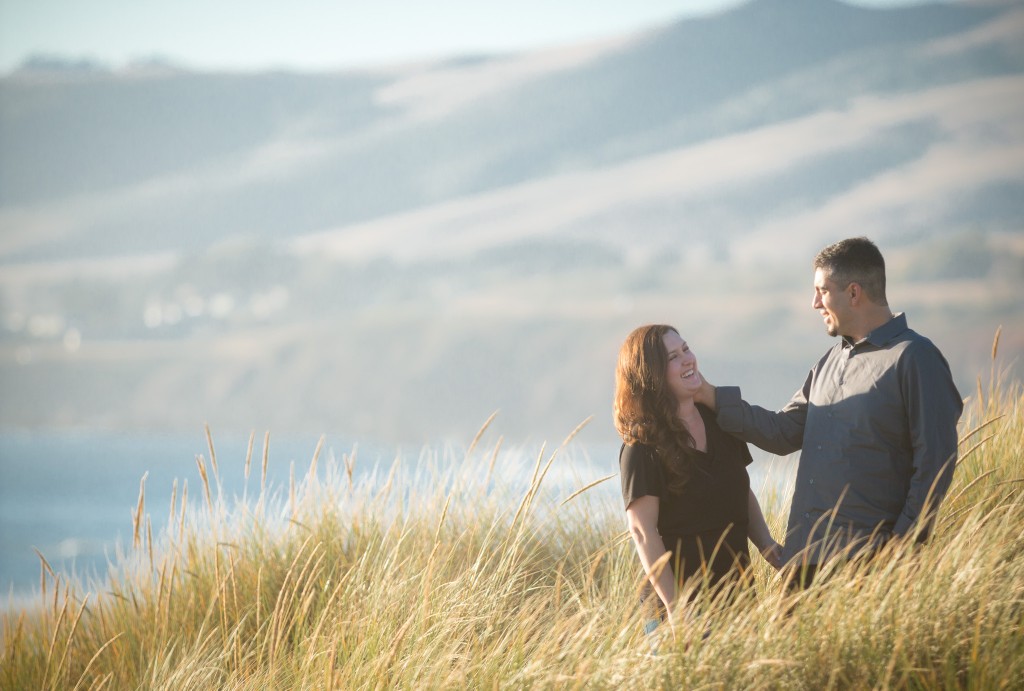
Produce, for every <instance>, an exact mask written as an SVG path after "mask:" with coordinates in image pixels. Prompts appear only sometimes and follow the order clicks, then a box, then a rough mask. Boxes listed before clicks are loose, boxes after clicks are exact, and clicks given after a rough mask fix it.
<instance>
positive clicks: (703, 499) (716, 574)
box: [619, 405, 753, 584]
mask: <svg viewBox="0 0 1024 691" xmlns="http://www.w3.org/2000/svg"><path fill="white" fill-rule="evenodd" d="M697 409H698V411H699V412H700V415H701V418H702V419H703V420H704V428H705V429H706V430H707V451H706V452H696V454H695V456H696V457H695V459H694V461H693V463H692V465H691V469H690V473H689V479H688V480H687V482H686V485H685V487H684V488H683V490H682V492H680V493H675V492H672V491H671V490H669V488H668V483H667V480H666V477H665V470H664V468H663V467H662V464H661V462H660V461H659V460H658V457H657V452H656V450H655V448H654V447H653V446H650V445H648V444H623V445H622V449H621V451H620V452H619V471H620V475H621V479H622V500H623V503H624V505H625V507H626V508H629V505H630V504H631V503H632V502H633V501H635V500H636V499H638V498H640V497H642V496H645V495H652V496H655V497H658V499H659V504H658V532H659V533H661V537H662V539H663V540H664V542H665V548H666V549H668V550H671V551H672V552H673V556H672V560H671V562H670V563H671V564H672V568H673V570H674V572H675V573H676V576H677V577H679V578H680V580H685V579H687V578H690V577H691V576H693V575H695V574H702V575H706V576H707V577H708V579H709V582H710V583H711V584H714V583H717V582H718V581H720V580H721V579H722V578H723V577H725V576H727V575H730V574H731V573H733V571H734V570H736V569H738V570H740V571H743V570H745V569H746V568H747V567H748V566H749V564H750V554H749V551H748V549H747V528H748V515H747V497H748V494H749V490H750V477H749V476H748V475H747V468H746V466H748V465H749V464H750V463H751V461H752V460H753V459H752V458H751V456H750V450H749V449H748V448H747V445H746V443H745V442H743V441H741V440H739V439H737V438H736V437H733V436H731V435H729V434H727V433H726V432H724V431H723V430H722V428H721V427H719V426H718V423H717V422H716V421H715V416H714V413H712V412H711V411H710V410H708V409H707V408H705V407H703V406H700V405H698V406H697ZM723 536H724V537H723Z"/></svg>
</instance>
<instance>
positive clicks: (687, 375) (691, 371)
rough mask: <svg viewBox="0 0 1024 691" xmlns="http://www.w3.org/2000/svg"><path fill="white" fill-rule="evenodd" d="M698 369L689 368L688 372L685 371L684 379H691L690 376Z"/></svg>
mask: <svg viewBox="0 0 1024 691" xmlns="http://www.w3.org/2000/svg"><path fill="white" fill-rule="evenodd" d="M696 371H697V370H688V371H686V372H683V379H689V378H690V377H692V376H693V375H694V373H695V372H696Z"/></svg>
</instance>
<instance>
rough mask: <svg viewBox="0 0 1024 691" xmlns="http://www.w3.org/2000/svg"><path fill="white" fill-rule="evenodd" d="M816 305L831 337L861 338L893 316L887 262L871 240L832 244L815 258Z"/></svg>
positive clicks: (856, 239)
mask: <svg viewBox="0 0 1024 691" xmlns="http://www.w3.org/2000/svg"><path fill="white" fill-rule="evenodd" d="M814 269H815V271H814V302H813V303H812V306H813V307H814V309H816V310H817V311H818V312H819V313H820V314H821V316H822V318H823V319H824V320H825V327H826V328H827V329H828V334H829V336H848V337H851V338H854V339H860V338H862V337H864V336H866V335H867V334H868V333H869V332H870V331H871V330H872V329H873V328H875V327H877V326H879V325H881V324H882V323H884V322H885V321H886V320H887V319H888V318H889V317H890V316H891V312H889V307H888V302H887V300H886V297H885V260H884V259H882V253H881V252H879V251H878V248H877V247H875V245H874V243H873V242H871V241H870V240H868V239H867V238H850V239H847V240H842V241H840V242H837V243H835V244H834V245H829V246H828V247H826V248H825V249H823V250H822V251H821V252H819V253H818V256H816V257H815V258H814Z"/></svg>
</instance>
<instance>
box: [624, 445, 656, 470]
mask: <svg viewBox="0 0 1024 691" xmlns="http://www.w3.org/2000/svg"><path fill="white" fill-rule="evenodd" d="M657 459H658V452H657V449H656V448H655V447H654V445H653V444H645V443H643V442H632V443H630V442H623V443H622V447H621V448H620V449H619V464H620V465H623V466H625V465H626V464H632V463H649V462H652V461H656V460H657Z"/></svg>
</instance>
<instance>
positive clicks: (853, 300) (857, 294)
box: [846, 282, 864, 305]
mask: <svg viewBox="0 0 1024 691" xmlns="http://www.w3.org/2000/svg"><path fill="white" fill-rule="evenodd" d="M846 290H847V291H849V293H850V304H853V305H856V304H858V303H859V302H860V300H861V298H862V297H863V296H864V289H863V288H861V287H860V283H857V282H852V283H850V285H848V286H847V287H846Z"/></svg>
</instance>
